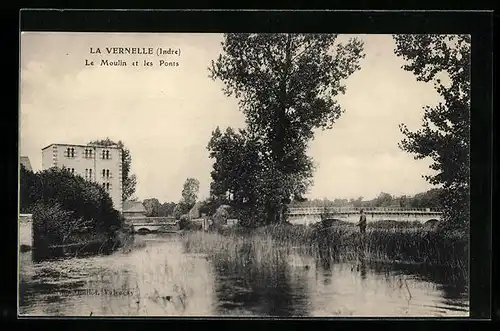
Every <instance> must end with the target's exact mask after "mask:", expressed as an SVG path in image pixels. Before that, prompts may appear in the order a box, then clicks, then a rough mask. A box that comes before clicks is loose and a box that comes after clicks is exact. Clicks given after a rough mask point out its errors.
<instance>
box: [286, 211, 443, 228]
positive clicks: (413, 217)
mask: <svg viewBox="0 0 500 331" xmlns="http://www.w3.org/2000/svg"><path fill="white" fill-rule="evenodd" d="M361 209H363V210H364V212H365V214H366V220H367V222H376V221H389V220H390V221H399V222H404V221H406V222H408V221H409V222H414V221H416V222H420V223H426V222H428V221H438V222H439V221H440V220H441V215H442V212H440V211H437V210H432V209H429V208H413V209H407V208H381V207H367V208H357V207H326V208H325V207H289V209H288V221H289V222H290V223H293V224H306V225H307V224H311V223H317V222H320V221H321V219H322V217H326V218H329V219H338V220H341V221H345V222H349V223H357V222H358V221H359V215H360V211H361Z"/></svg>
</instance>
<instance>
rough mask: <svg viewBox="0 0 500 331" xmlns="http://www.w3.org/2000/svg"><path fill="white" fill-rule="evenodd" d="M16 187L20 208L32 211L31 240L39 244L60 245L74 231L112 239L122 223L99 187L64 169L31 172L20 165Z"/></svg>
mask: <svg viewBox="0 0 500 331" xmlns="http://www.w3.org/2000/svg"><path fill="white" fill-rule="evenodd" d="M20 190H21V192H20V195H21V197H22V208H21V209H22V210H30V211H31V212H32V214H33V227H34V229H33V231H34V239H35V242H38V243H39V244H41V245H56V244H63V243H65V242H67V241H68V240H69V239H70V238H71V236H72V235H73V234H78V233H94V234H96V233H100V234H103V235H104V236H105V237H107V238H112V237H114V236H116V234H117V231H119V230H120V229H121V228H122V227H123V226H124V218H123V217H122V216H121V215H120V213H119V212H118V211H117V210H116V209H114V208H113V202H112V200H111V198H110V196H109V194H108V193H107V192H106V190H105V189H104V188H103V187H102V186H100V185H99V184H97V183H93V182H89V181H87V180H85V179H84V178H82V177H81V176H75V175H73V174H71V173H70V172H69V171H68V170H66V169H58V168H51V169H48V170H44V171H42V172H39V173H33V172H30V171H27V170H26V169H24V168H22V171H21V186H20Z"/></svg>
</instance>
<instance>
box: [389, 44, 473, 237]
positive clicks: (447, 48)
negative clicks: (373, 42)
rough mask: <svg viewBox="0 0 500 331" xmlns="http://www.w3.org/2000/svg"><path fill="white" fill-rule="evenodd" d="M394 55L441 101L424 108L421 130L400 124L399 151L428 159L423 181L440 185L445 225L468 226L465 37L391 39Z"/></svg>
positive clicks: (467, 51)
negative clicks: (431, 86)
mask: <svg viewBox="0 0 500 331" xmlns="http://www.w3.org/2000/svg"><path fill="white" fill-rule="evenodd" d="M394 39H395V41H396V49H395V53H396V55H398V56H400V57H402V58H403V59H404V60H405V61H406V64H405V65H404V66H403V69H404V70H407V71H410V72H412V73H414V74H415V76H416V78H417V80H418V81H423V82H433V84H434V87H435V90H436V92H437V93H439V95H440V96H441V97H442V99H443V101H442V102H440V103H439V104H438V105H435V106H426V107H425V108H424V116H423V124H422V128H420V129H419V130H417V131H415V132H411V131H410V130H409V129H408V128H407V127H406V126H405V125H404V124H402V125H401V127H400V128H401V132H402V133H403V134H404V135H405V138H404V139H403V140H402V142H401V144H400V147H401V148H402V149H403V150H404V151H406V152H409V153H412V154H414V155H415V158H416V159H423V158H431V159H432V160H433V163H432V165H431V166H430V167H431V169H433V170H435V172H436V174H435V175H432V176H426V179H427V180H428V181H429V182H430V183H431V184H434V185H442V188H443V190H442V193H443V194H442V196H441V203H442V206H443V207H444V220H445V221H447V223H448V224H450V225H453V226H459V227H468V224H469V219H470V212H469V206H470V203H469V173H470V170H469V158H470V151H469V148H470V140H469V134H470V42H471V40H470V36H469V35H395V36H394Z"/></svg>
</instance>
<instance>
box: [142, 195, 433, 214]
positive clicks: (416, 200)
mask: <svg viewBox="0 0 500 331" xmlns="http://www.w3.org/2000/svg"><path fill="white" fill-rule="evenodd" d="M440 193H441V189H437V188H435V189H431V190H429V191H426V192H422V193H418V194H415V195H413V196H405V195H403V196H393V195H391V194H389V193H385V192H382V193H380V194H379V195H378V196H377V197H376V198H375V199H372V200H363V197H359V198H357V199H334V200H328V199H314V200H307V199H305V200H303V201H293V202H292V203H291V204H290V205H291V206H294V207H387V208H392V207H398V208H400V207H402V208H432V209H440V208H441V206H440ZM224 203H227V202H220V203H213V202H211V201H210V200H207V201H202V202H201V206H200V212H201V213H206V214H208V215H212V214H213V213H214V212H215V210H216V209H217V208H218V207H219V206H220V205H222V204H224ZM143 204H144V207H145V209H146V215H147V216H153V217H166V216H177V215H176V206H177V204H176V203H175V202H164V203H160V202H159V201H158V199H156V198H151V199H146V200H144V201H143Z"/></svg>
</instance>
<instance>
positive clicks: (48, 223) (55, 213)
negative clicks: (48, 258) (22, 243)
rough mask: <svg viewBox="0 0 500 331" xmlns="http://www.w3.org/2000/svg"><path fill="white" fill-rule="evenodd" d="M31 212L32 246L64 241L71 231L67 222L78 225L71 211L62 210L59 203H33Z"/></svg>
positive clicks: (47, 245) (43, 245) (46, 245)
mask: <svg viewBox="0 0 500 331" xmlns="http://www.w3.org/2000/svg"><path fill="white" fill-rule="evenodd" d="M32 212H33V240H34V246H35V247H38V248H40V247H49V246H50V245H55V244H62V243H64V241H65V239H66V238H67V237H68V236H69V235H70V234H71V233H72V229H71V228H70V226H69V224H72V225H75V226H77V225H78V222H75V221H76V220H75V217H74V215H73V213H71V212H69V211H66V210H63V209H62V208H61V206H60V205H59V204H54V205H52V206H47V205H43V204H35V205H33V206H32Z"/></svg>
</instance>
